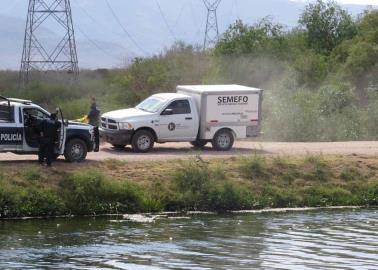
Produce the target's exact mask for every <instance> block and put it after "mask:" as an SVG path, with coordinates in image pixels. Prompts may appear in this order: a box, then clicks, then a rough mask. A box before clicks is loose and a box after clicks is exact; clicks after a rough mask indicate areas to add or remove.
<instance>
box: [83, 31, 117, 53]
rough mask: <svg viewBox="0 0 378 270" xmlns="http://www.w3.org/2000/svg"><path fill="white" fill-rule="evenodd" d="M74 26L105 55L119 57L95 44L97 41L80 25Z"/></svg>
mask: <svg viewBox="0 0 378 270" xmlns="http://www.w3.org/2000/svg"><path fill="white" fill-rule="evenodd" d="M76 28H77V29H78V30H79V32H80V33H81V34H82V35H83V36H84V37H85V38H86V39H87V40H88V41H89V42H90V43H91V44H92V45H93V46H94V47H96V48H97V49H98V50H99V51H101V52H102V53H104V54H106V55H107V56H110V57H112V58H115V59H119V57H117V56H115V55H113V54H111V53H109V52H107V51H106V50H105V49H104V48H102V47H101V46H100V45H98V44H97V42H95V41H94V40H93V39H91V38H90V37H89V36H88V35H87V34H86V33H85V31H83V30H82V29H81V28H80V27H78V26H76Z"/></svg>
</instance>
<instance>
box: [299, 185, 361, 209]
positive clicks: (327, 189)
mask: <svg viewBox="0 0 378 270" xmlns="http://www.w3.org/2000/svg"><path fill="white" fill-rule="evenodd" d="M303 202H304V205H306V206H309V207H317V206H340V205H355V204H357V202H358V201H357V199H356V197H355V195H353V194H352V193H351V192H350V191H348V190H346V189H344V188H341V187H335V186H315V187H309V188H306V189H305V190H304V191H303Z"/></svg>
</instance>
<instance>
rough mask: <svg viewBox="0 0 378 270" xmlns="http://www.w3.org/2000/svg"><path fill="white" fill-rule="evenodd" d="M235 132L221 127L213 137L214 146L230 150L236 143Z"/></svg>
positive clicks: (218, 149)
mask: <svg viewBox="0 0 378 270" xmlns="http://www.w3.org/2000/svg"><path fill="white" fill-rule="evenodd" d="M234 140H235V139H234V134H232V132H231V131H230V130H228V129H221V130H219V131H218V132H217V133H215V136H214V138H213V141H212V144H213V148H214V149H215V150H217V151H228V150H230V149H231V148H232V146H233V145H234Z"/></svg>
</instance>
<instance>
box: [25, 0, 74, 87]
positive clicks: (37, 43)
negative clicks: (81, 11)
mask: <svg viewBox="0 0 378 270" xmlns="http://www.w3.org/2000/svg"><path fill="white" fill-rule="evenodd" d="M45 26H46V27H45ZM51 27H54V29H53V30H54V33H53V32H50V31H49V30H47V28H51ZM41 72H57V73H59V74H60V75H62V74H63V73H64V74H68V75H69V77H70V78H72V79H77V77H78V75H79V67H78V59H77V51H76V43H75V34H74V27H73V23H72V12H71V5H70V0H29V7H28V16H27V20H26V29H25V38H24V47H23V51H22V59H21V70H20V83H21V84H22V85H25V84H27V83H28V82H29V81H30V79H31V74H34V73H41Z"/></svg>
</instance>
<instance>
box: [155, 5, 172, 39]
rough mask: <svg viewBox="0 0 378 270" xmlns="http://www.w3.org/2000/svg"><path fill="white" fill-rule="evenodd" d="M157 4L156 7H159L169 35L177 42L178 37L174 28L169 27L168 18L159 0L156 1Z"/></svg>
mask: <svg viewBox="0 0 378 270" xmlns="http://www.w3.org/2000/svg"><path fill="white" fill-rule="evenodd" d="M155 3H156V5H157V7H158V9H159V12H160V15H161V17H162V18H163V21H164V23H165V25H166V26H167V28H168V30H169V33H170V34H171V36H172V37H173V39H174V40H175V41H176V40H177V38H176V35H175V33H173V31H172V28H171V27H170V26H169V24H168V21H167V18H166V17H165V15H164V12H163V10H162V9H161V6H160V4H159V2H158V0H155Z"/></svg>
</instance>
